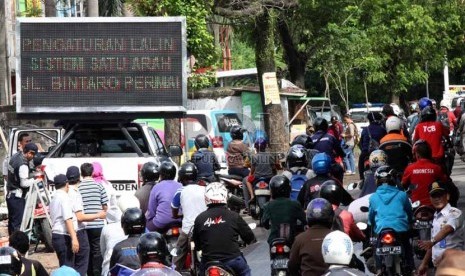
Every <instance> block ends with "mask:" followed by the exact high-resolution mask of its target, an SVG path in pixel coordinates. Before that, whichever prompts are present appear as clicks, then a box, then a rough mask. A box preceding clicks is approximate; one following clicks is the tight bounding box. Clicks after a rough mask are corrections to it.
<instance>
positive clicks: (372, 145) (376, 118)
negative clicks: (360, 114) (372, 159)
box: [358, 112, 386, 180]
mask: <svg viewBox="0 0 465 276" xmlns="http://www.w3.org/2000/svg"><path fill="white" fill-rule="evenodd" d="M367 119H368V122H369V125H368V126H367V127H364V128H363V129H362V134H361V135H360V150H361V152H360V156H359V158H358V173H359V176H360V179H362V180H363V178H364V175H363V172H364V171H365V169H366V168H365V167H366V161H367V159H368V157H369V156H370V154H371V152H372V151H373V150H375V149H377V147H379V142H380V141H381V138H383V137H384V135H386V129H385V128H384V126H383V125H382V122H383V116H382V115H381V113H379V112H370V113H368V115H367Z"/></svg>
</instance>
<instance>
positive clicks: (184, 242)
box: [173, 231, 189, 271]
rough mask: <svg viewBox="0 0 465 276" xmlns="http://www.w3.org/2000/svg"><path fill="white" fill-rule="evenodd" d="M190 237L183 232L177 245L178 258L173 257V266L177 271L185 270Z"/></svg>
mask: <svg viewBox="0 0 465 276" xmlns="http://www.w3.org/2000/svg"><path fill="white" fill-rule="evenodd" d="M188 243H189V235H188V234H185V233H184V232H182V231H181V233H180V235H179V237H178V242H177V243H176V249H177V250H176V254H177V255H176V256H174V257H173V264H174V265H175V266H176V270H177V271H181V270H183V269H184V268H185V267H184V265H185V263H186V257H187V251H188V249H189V244H188Z"/></svg>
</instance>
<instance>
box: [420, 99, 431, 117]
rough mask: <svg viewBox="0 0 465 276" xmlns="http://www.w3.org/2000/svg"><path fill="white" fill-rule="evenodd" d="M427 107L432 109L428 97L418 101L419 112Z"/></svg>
mask: <svg viewBox="0 0 465 276" xmlns="http://www.w3.org/2000/svg"><path fill="white" fill-rule="evenodd" d="M427 106H431V107H433V102H432V101H431V100H430V99H429V98H428V97H423V98H421V99H420V100H419V101H418V108H419V109H420V112H421V111H422V110H423V109H425V107H427ZM420 117H421V114H420Z"/></svg>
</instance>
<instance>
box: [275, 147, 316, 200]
mask: <svg viewBox="0 0 465 276" xmlns="http://www.w3.org/2000/svg"><path fill="white" fill-rule="evenodd" d="M307 154H308V151H307V150H306V149H305V148H304V147H303V146H302V145H300V144H296V145H293V146H292V147H291V148H290V149H289V151H288V152H287V156H286V167H287V169H286V170H285V171H283V173H282V175H283V176H285V177H287V178H288V179H289V181H290V182H291V198H292V199H294V200H295V199H296V198H297V196H298V194H299V192H300V190H301V189H302V187H303V185H304V184H305V182H307V180H309V179H310V178H313V177H314V176H315V173H314V172H313V170H311V169H308V167H310V166H309V165H308V164H307V160H308V158H307ZM310 162H311V161H310Z"/></svg>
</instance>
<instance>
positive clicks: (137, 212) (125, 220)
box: [121, 208, 145, 235]
mask: <svg viewBox="0 0 465 276" xmlns="http://www.w3.org/2000/svg"><path fill="white" fill-rule="evenodd" d="M121 226H122V227H123V230H124V233H125V234H126V235H131V234H142V233H144V231H145V215H144V214H143V213H142V210H141V209H140V208H129V209H127V210H126V211H124V213H123V216H122V217H121Z"/></svg>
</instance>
